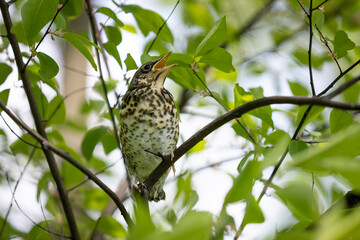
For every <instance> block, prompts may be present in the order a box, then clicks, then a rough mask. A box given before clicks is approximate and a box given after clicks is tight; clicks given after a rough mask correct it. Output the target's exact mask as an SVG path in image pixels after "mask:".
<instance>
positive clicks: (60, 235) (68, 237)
mask: <svg viewBox="0 0 360 240" xmlns="http://www.w3.org/2000/svg"><path fill="white" fill-rule="evenodd" d="M6 180H7V183H8V185H9V188H10V190H11V192H14V191H13V190H12V189H11V184H10V181H9V179H8V178H6ZM12 197H13V201H14V203H15V204H16V206H17V207H18V209H19V210H20V212H21V213H22V214H23V215H24V216H25V217H26V218H27V219H29V220H30V222H32V224H34V225H35V226H36V227H38V228H40V229H42V230H44V231H46V232H48V233H50V234H52V235H54V236H57V237H61V238H66V239H72V238H71V237H70V236H64V235H63V234H58V233H54V232H51V231H50V230H48V229H46V228H44V227H43V226H41V225H40V224H37V223H36V222H35V221H34V220H32V219H31V217H30V216H29V215H27V214H26V213H25V212H24V210H22V208H21V207H20V205H19V203H18V201H17V200H16V198H15V196H12Z"/></svg>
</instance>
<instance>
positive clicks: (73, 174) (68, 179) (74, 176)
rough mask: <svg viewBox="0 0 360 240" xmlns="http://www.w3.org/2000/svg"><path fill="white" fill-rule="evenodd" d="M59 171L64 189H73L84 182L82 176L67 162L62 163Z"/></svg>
mask: <svg viewBox="0 0 360 240" xmlns="http://www.w3.org/2000/svg"><path fill="white" fill-rule="evenodd" d="M60 170H61V177H62V179H63V181H64V184H65V187H66V188H71V187H74V186H75V185H77V184H79V183H80V182H82V181H84V180H85V176H84V174H83V173H82V172H81V171H80V170H79V169H77V168H76V167H74V166H73V165H72V164H70V163H69V162H66V161H64V162H63V163H62V166H61V169H60Z"/></svg>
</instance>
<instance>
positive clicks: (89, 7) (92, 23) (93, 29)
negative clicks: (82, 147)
mask: <svg viewBox="0 0 360 240" xmlns="http://www.w3.org/2000/svg"><path fill="white" fill-rule="evenodd" d="M85 3H86V6H87V14H88V16H89V21H90V26H91V32H92V36H93V42H94V44H95V45H98V44H97V38H96V20H95V17H94V15H93V14H92V4H91V1H90V0H85ZM95 53H96V59H97V62H98V67H99V78H100V81H101V85H102V88H103V91H104V98H105V101H106V105H107V108H108V110H109V114H110V117H111V123H112V125H113V129H114V137H115V140H116V143H117V146H118V148H119V150H120V151H121V144H120V137H119V133H118V130H117V126H116V121H115V116H114V111H113V108H112V107H111V105H110V101H109V98H108V90H107V87H106V84H105V80H104V77H103V73H102V67H101V60H100V53H99V50H98V49H95ZM124 165H125V160H124ZM125 171H126V179H127V180H128V182H129V183H130V182H131V179H130V175H129V173H128V170H127V168H126V167H125ZM129 188H131V185H130V184H129ZM129 190H130V191H131V189H129Z"/></svg>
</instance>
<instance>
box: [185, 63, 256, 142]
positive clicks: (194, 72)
mask: <svg viewBox="0 0 360 240" xmlns="http://www.w3.org/2000/svg"><path fill="white" fill-rule="evenodd" d="M188 66H189V67H190V68H191V70H192V71H193V74H194V75H195V76H196V77H197V79H199V81H200V82H201V84H202V85H203V86H204V87H205V88H206V90H207V91H208V93H209V94H210V97H212V98H213V99H214V100H215V101H216V102H217V103H219V104H220V106H222V107H223V108H224V109H225V111H227V112H229V109H228V108H227V107H226V106H225V105H224V104H222V103H221V102H220V101H219V100H218V99H217V98H216V97H215V96H214V94H213V93H212V91H211V90H210V89H209V88H208V86H207V85H206V84H205V82H204V81H203V80H202V79H201V77H200V76H199V74H197V72H196V71H195V69H194V68H193V67H192V66H191V65H190V64H189V65H188ZM235 121H236V122H237V123H238V124H239V125H240V127H241V128H242V129H243V130H244V131H245V132H246V134H247V135H248V137H249V138H250V139H251V141H252V142H253V144H255V145H256V141H255V139H254V138H253V136H251V134H250V133H249V131H248V130H247V129H246V128H245V126H244V125H242V124H241V122H240V121H239V120H238V119H235Z"/></svg>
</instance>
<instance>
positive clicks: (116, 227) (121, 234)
mask: <svg viewBox="0 0 360 240" xmlns="http://www.w3.org/2000/svg"><path fill="white" fill-rule="evenodd" d="M97 229H98V230H100V231H101V232H102V233H105V234H107V235H110V236H112V237H116V238H125V237H126V231H125V229H124V227H123V226H122V225H121V224H120V223H119V222H118V221H116V220H115V219H114V218H113V217H111V216H104V217H101V218H100V220H99V222H98V225H97Z"/></svg>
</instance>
